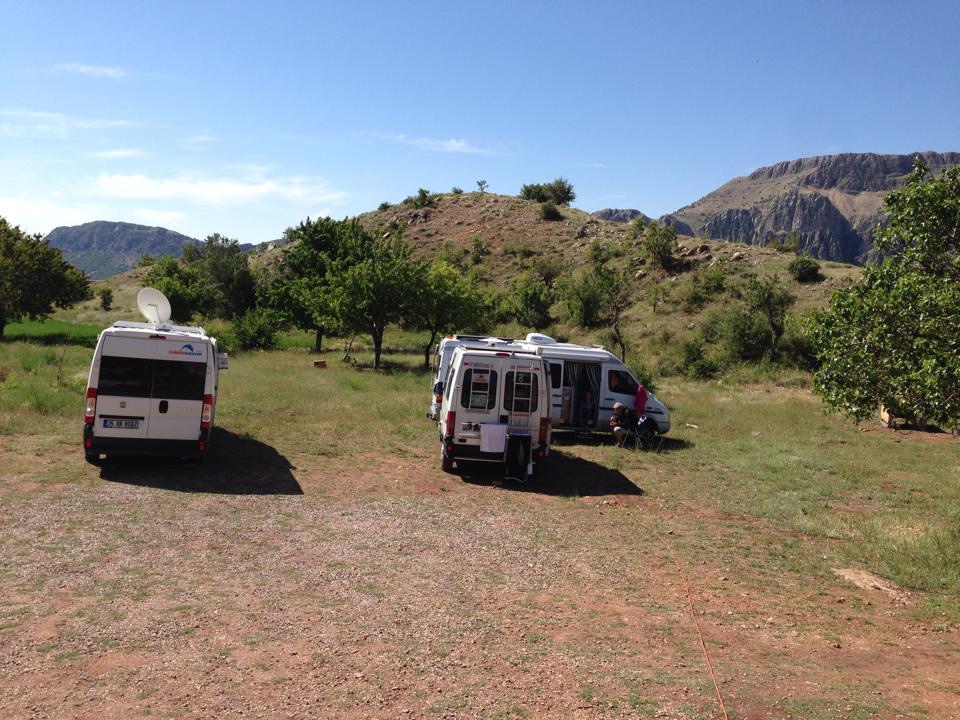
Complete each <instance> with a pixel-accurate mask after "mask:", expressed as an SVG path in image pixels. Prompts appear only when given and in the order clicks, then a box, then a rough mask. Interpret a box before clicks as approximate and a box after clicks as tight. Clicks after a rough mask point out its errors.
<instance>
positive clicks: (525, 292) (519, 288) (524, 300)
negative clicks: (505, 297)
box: [509, 270, 553, 330]
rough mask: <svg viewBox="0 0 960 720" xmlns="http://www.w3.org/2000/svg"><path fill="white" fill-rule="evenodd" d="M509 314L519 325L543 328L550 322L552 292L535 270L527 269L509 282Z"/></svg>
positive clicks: (537, 328) (536, 328) (535, 328)
mask: <svg viewBox="0 0 960 720" xmlns="http://www.w3.org/2000/svg"><path fill="white" fill-rule="evenodd" d="M509 305H510V314H511V315H512V316H513V317H514V319H515V320H516V321H517V322H518V323H520V324H521V325H525V326H527V327H532V328H533V329H534V330H543V329H544V328H545V327H547V326H548V325H549V324H550V322H551V317H550V306H551V305H553V292H552V290H551V289H550V286H549V285H548V284H547V283H546V282H545V281H544V280H543V278H542V277H540V276H539V275H538V274H537V273H536V272H534V271H531V270H527V271H526V272H522V273H520V274H519V275H517V276H516V277H515V278H514V279H513V281H512V282H511V283H510V292H509Z"/></svg>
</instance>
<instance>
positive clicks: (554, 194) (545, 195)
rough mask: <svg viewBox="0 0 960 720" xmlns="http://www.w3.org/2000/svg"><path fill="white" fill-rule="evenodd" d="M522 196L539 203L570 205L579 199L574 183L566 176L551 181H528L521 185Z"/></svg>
mask: <svg viewBox="0 0 960 720" xmlns="http://www.w3.org/2000/svg"><path fill="white" fill-rule="evenodd" d="M520 197H522V198H523V199H524V200H533V201H534V202H538V203H547V202H550V203H554V204H555V205H569V204H570V203H572V202H573V201H574V200H576V199H577V194H576V192H574V190H573V183H571V182H570V181H569V180H567V179H566V178H563V177H558V178H557V179H556V180H554V181H553V182H549V183H527V184H526V185H523V186H521V188H520ZM548 219H549V218H548Z"/></svg>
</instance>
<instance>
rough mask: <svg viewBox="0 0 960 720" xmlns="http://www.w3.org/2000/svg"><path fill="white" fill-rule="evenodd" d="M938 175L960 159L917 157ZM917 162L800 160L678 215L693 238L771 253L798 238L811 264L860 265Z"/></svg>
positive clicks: (737, 182) (868, 157) (733, 184)
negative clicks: (885, 207)
mask: <svg viewBox="0 0 960 720" xmlns="http://www.w3.org/2000/svg"><path fill="white" fill-rule="evenodd" d="M917 154H919V155H921V157H922V158H923V159H924V161H925V162H926V163H927V165H928V166H929V167H930V169H931V170H932V171H933V172H935V173H936V172H939V171H942V170H943V169H944V168H946V167H948V166H950V165H960V153H934V152H925V153H917ZM914 157H915V155H874V154H871V153H845V154H842V155H828V156H823V157H811V158H801V159H799V160H790V161H787V162H781V163H777V164H775V165H770V166H768V167H764V168H760V169H759V170H755V171H754V172H752V173H751V174H750V175H748V176H747V177H741V178H736V179H734V180H731V181H730V182H728V183H727V184H726V185H723V186H722V187H720V188H718V189H717V190H715V191H714V192H712V193H710V194H709V195H707V196H705V197H703V198H701V199H700V200H698V201H697V202H695V203H693V204H692V205H689V206H687V207H686V208H682V209H681V210H678V211H677V212H676V213H675V214H674V215H675V217H677V218H678V219H679V220H680V221H681V222H684V223H686V224H687V225H689V226H690V229H691V231H692V233H694V234H700V235H704V236H706V237H710V238H715V239H718V240H730V241H735V242H743V243H749V244H752V245H766V244H769V242H770V241H771V240H773V239H782V238H784V237H785V236H786V235H788V234H789V233H795V234H796V235H797V238H798V240H799V247H800V249H801V250H804V251H806V252H808V253H809V254H811V255H813V256H814V257H818V258H822V259H826V260H837V261H840V262H848V263H863V262H866V261H868V260H869V259H871V258H872V257H874V253H873V252H872V246H873V232H874V230H875V229H876V227H877V226H878V225H879V224H880V223H881V222H882V221H883V213H882V204H883V197H884V196H885V195H886V194H887V193H889V192H890V191H891V190H893V189H895V188H897V187H899V186H900V185H901V184H902V183H903V181H904V178H905V177H906V176H907V175H908V174H909V173H910V171H911V170H912V169H913V161H914Z"/></svg>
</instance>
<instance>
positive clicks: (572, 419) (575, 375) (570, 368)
mask: <svg viewBox="0 0 960 720" xmlns="http://www.w3.org/2000/svg"><path fill="white" fill-rule="evenodd" d="M582 374H583V365H582V364H581V363H578V362H570V361H569V360H568V361H567V362H565V363H564V364H563V392H564V393H565V394H566V395H567V398H569V400H568V410H567V418H566V419H567V422H568V423H569V424H570V425H579V424H580V398H579V397H578V396H577V387H578V384H579V380H580V376H581V375H582Z"/></svg>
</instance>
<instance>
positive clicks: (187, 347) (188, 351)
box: [167, 343, 203, 357]
mask: <svg viewBox="0 0 960 720" xmlns="http://www.w3.org/2000/svg"><path fill="white" fill-rule="evenodd" d="M167 352H168V353H169V354H170V355H190V356H192V357H200V356H201V355H203V353H202V352H199V351H196V350H194V349H193V345H191V344H190V343H184V344H183V345H181V346H180V349H179V350H168V351H167Z"/></svg>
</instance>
